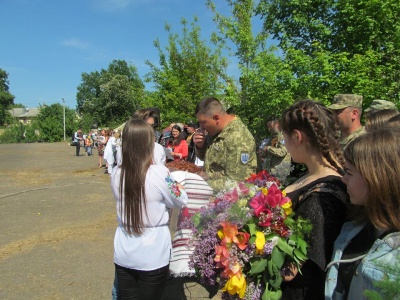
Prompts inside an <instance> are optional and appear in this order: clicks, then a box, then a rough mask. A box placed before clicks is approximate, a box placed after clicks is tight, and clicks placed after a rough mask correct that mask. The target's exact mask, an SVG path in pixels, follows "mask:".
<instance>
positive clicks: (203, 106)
mask: <svg viewBox="0 0 400 300" xmlns="http://www.w3.org/2000/svg"><path fill="white" fill-rule="evenodd" d="M215 113H225V110H224V108H223V106H222V104H221V102H219V100H218V99H217V98H214V97H211V98H204V99H202V100H201V101H200V102H199V103H198V104H197V106H196V110H195V114H196V115H198V114H200V115H207V116H212V115H213V114H215Z"/></svg>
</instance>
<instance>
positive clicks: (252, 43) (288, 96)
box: [207, 0, 295, 140]
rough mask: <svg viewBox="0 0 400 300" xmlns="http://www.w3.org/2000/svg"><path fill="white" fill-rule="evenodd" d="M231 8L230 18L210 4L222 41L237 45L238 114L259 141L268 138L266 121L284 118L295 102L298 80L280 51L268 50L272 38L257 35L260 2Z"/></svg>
mask: <svg viewBox="0 0 400 300" xmlns="http://www.w3.org/2000/svg"><path fill="white" fill-rule="evenodd" d="M226 2H227V3H228V5H229V7H230V8H231V10H230V13H231V14H230V15H229V16H223V15H222V14H221V13H219V12H218V11H217V8H216V5H215V4H214V3H213V2H212V1H211V0H209V1H207V6H208V7H209V8H210V9H211V10H212V11H213V13H214V15H215V17H214V21H215V22H216V23H217V26H218V28H219V32H220V35H221V37H220V39H227V40H228V41H227V42H226V44H233V47H234V55H235V56H236V57H237V60H238V65H239V69H240V71H241V73H240V87H241V90H240V92H239V93H240V94H239V97H238V98H237V99H238V101H237V103H236V105H235V113H237V114H238V115H239V116H241V117H242V118H243V119H245V121H246V123H247V124H248V126H249V129H250V130H251V132H252V133H253V135H254V136H255V138H256V139H257V140H258V139H261V138H262V137H264V136H265V135H266V126H265V119H266V118H267V117H268V116H269V115H273V114H276V115H278V114H280V113H281V112H282V110H283V109H284V108H285V107H287V106H288V105H289V104H291V103H292V102H293V98H294V96H293V85H294V84H295V81H294V76H293V74H292V72H291V70H290V68H289V67H288V66H287V64H285V63H284V61H283V59H282V58H281V57H279V56H278V55H277V54H276V51H277V49H276V47H274V46H273V45H271V46H268V45H267V44H268V42H270V40H268V35H267V34H266V33H265V32H263V31H259V32H258V33H257V32H256V31H255V29H254V26H253V23H254V18H255V17H256V4H257V3H256V2H255V1H253V0H241V1H233V0H227V1H226Z"/></svg>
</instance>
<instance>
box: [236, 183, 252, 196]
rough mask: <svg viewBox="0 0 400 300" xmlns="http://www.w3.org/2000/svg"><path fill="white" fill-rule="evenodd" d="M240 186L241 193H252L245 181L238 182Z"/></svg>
mask: <svg viewBox="0 0 400 300" xmlns="http://www.w3.org/2000/svg"><path fill="white" fill-rule="evenodd" d="M238 187H239V189H240V193H241V194H242V195H243V196H247V195H248V194H250V190H249V188H248V187H247V186H246V184H245V183H244V182H239V183H238Z"/></svg>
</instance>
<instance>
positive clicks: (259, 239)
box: [256, 231, 265, 254]
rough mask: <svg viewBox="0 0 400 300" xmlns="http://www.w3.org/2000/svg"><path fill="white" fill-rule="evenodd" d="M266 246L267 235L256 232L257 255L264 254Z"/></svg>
mask: <svg viewBox="0 0 400 300" xmlns="http://www.w3.org/2000/svg"><path fill="white" fill-rule="evenodd" d="M264 246H265V235H264V233H263V232H261V231H257V232H256V253H257V254H263V252H264Z"/></svg>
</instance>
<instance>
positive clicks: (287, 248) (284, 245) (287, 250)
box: [277, 239, 293, 257]
mask: <svg viewBox="0 0 400 300" xmlns="http://www.w3.org/2000/svg"><path fill="white" fill-rule="evenodd" d="M277 246H278V247H279V249H281V250H282V251H284V252H285V253H286V254H288V255H290V257H293V247H291V246H290V245H288V244H287V243H286V242H285V240H283V239H279V240H278V244H277Z"/></svg>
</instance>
